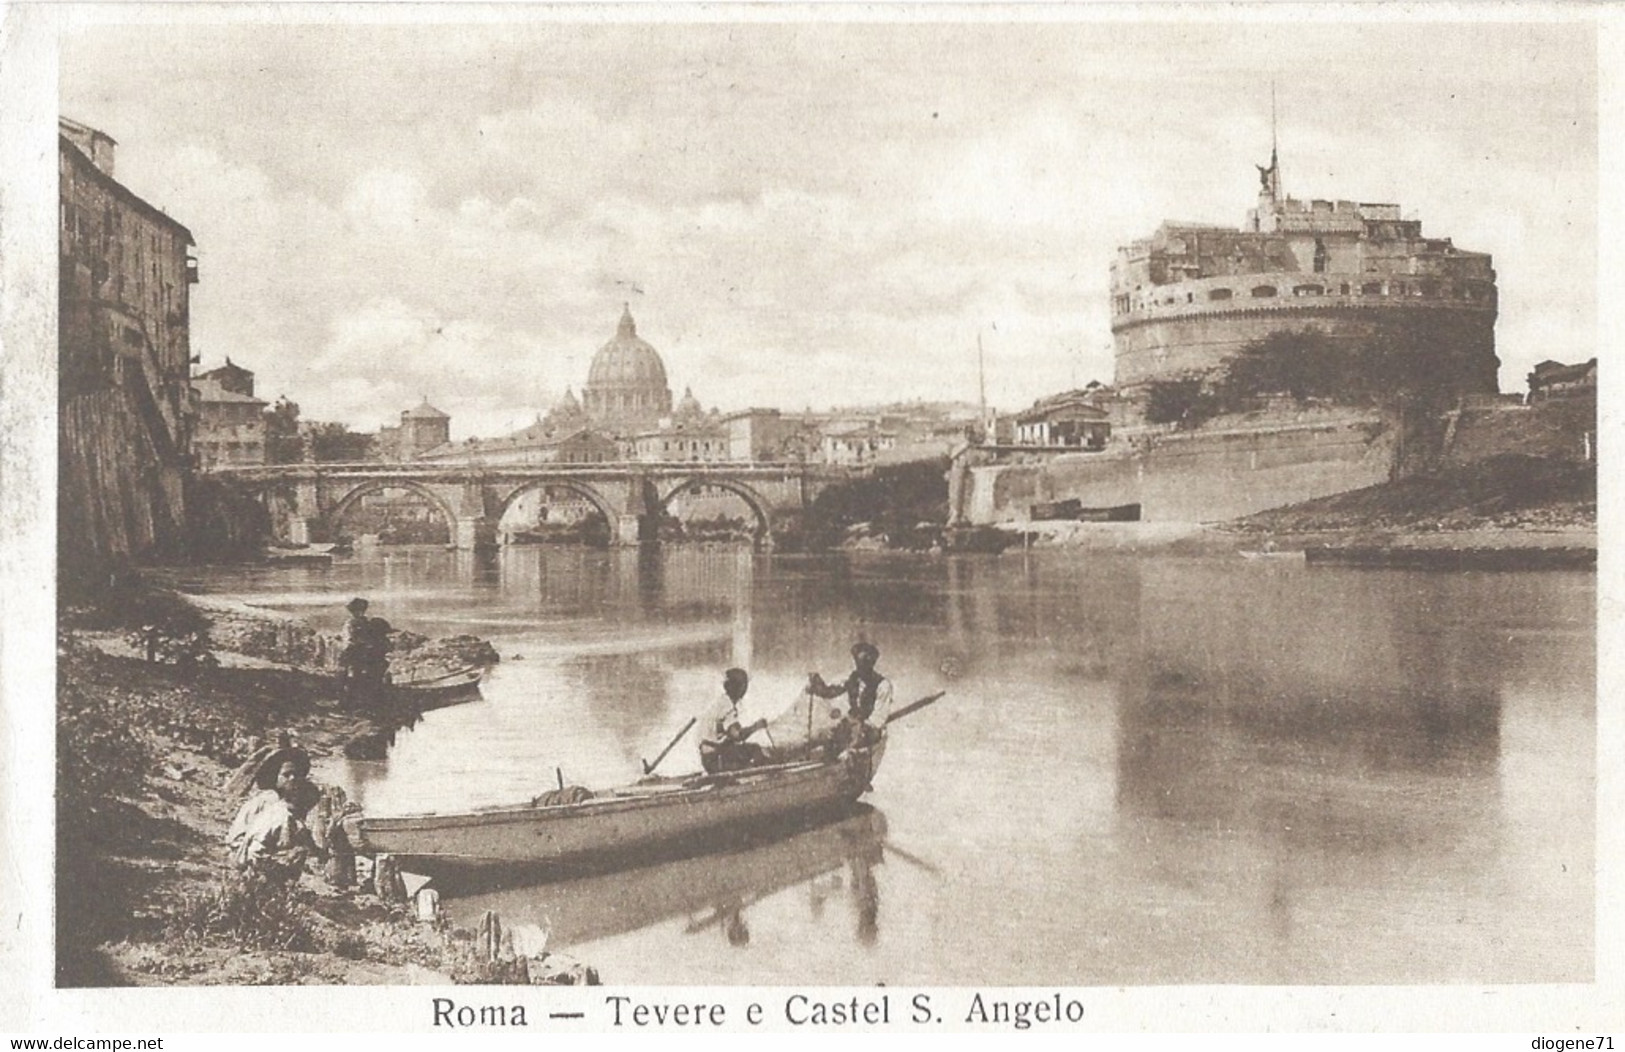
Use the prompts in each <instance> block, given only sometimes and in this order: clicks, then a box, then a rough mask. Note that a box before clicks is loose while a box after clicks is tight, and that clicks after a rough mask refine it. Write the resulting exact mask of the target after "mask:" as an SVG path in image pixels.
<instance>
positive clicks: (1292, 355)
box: [1221, 328, 1371, 409]
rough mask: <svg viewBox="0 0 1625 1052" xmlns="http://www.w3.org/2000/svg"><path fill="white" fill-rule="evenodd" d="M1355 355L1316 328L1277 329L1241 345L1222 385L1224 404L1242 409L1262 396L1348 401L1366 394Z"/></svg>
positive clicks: (1366, 378)
mask: <svg viewBox="0 0 1625 1052" xmlns="http://www.w3.org/2000/svg"><path fill="white" fill-rule="evenodd" d="M1357 359H1358V355H1357V354H1355V353H1353V352H1352V351H1351V349H1350V348H1349V347H1347V346H1346V345H1344V344H1341V343H1339V342H1337V341H1336V340H1333V339H1332V338H1331V337H1330V336H1328V335H1326V334H1325V333H1324V332H1321V331H1320V330H1319V329H1314V328H1308V329H1299V330H1297V331H1291V330H1285V329H1283V330H1280V331H1277V332H1272V333H1270V334H1269V335H1268V336H1265V337H1263V338H1262V339H1258V340H1254V341H1252V342H1251V343H1249V344H1247V346H1245V347H1243V348H1242V350H1241V353H1240V354H1238V355H1237V356H1236V357H1235V358H1233V359H1232V360H1231V361H1230V365H1229V368H1228V370H1227V372H1226V375H1225V379H1224V382H1223V384H1222V385H1221V386H1222V387H1223V400H1224V402H1225V403H1226V408H1229V409H1241V408H1245V407H1246V405H1247V404H1248V403H1250V402H1251V401H1253V400H1254V399H1257V398H1260V397H1262V396H1266V395H1276V394H1284V395H1290V396H1291V397H1292V398H1294V399H1296V400H1297V401H1299V402H1304V401H1307V400H1309V399H1311V398H1325V399H1334V400H1347V399H1358V398H1363V397H1365V396H1366V395H1368V394H1369V393H1370V387H1369V385H1370V380H1371V378H1370V377H1369V376H1368V375H1367V374H1366V373H1365V372H1364V371H1363V370H1361V369H1360V368H1359V367H1358V361H1357Z"/></svg>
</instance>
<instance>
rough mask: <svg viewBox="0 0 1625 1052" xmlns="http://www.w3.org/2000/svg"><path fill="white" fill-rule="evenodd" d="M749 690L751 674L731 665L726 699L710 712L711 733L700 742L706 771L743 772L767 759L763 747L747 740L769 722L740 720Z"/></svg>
mask: <svg viewBox="0 0 1625 1052" xmlns="http://www.w3.org/2000/svg"><path fill="white" fill-rule="evenodd" d="M749 689H750V676H749V675H748V674H747V673H746V672H745V670H744V669H742V668H731V669H729V670H728V671H727V672H724V673H723V674H722V695H723V696H722V700H721V701H719V702H717V704H716V706H715V707H713V708H712V710H711V712H710V713H709V715H707V717H706V722H705V733H706V735H707V736H706V737H705V738H703V739H701V741H700V766H701V767H703V768H705V773H706V774H720V773H722V772H723V771H740V770H744V769H745V768H747V767H756V766H759V765H761V764H763V763H766V762H767V755H766V753H765V752H764V750H763V749H762V747H761V746H760V745H757V744H756V743H755V742H753V741H747V740H746V739H748V738H749V737H750V736H751V735H752V734H755V733H756V732H757V731H759V730H762V729H764V728H766V727H767V721H766V720H757V721H756V722H755V723H752V724H751V725H750V726H749V727H746V726H744V725H743V724H742V723H741V720H740V715H739V703H740V702H741V701H743V700H744V698H745V692H746V691H747V690H749Z"/></svg>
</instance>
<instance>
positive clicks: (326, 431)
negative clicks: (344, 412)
mask: <svg viewBox="0 0 1625 1052" xmlns="http://www.w3.org/2000/svg"><path fill="white" fill-rule="evenodd" d="M305 437H306V439H307V440H308V441H309V442H310V448H311V453H312V456H313V457H314V458H315V459H316V460H317V461H319V462H321V463H324V464H333V463H346V462H353V461H358V460H371V459H373V455H374V452H375V451H376V448H377V436H375V435H364V434H358V433H356V432H354V431H351V430H350V427H349V425H348V424H335V423H315V424H311V425H310V426H309V429H308V430H307V432H306V435H305Z"/></svg>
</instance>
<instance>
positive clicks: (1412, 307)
mask: <svg viewBox="0 0 1625 1052" xmlns="http://www.w3.org/2000/svg"><path fill="white" fill-rule="evenodd" d="M1259 175H1260V182H1261V184H1262V185H1261V187H1260V190H1259V195H1258V203H1257V207H1256V208H1254V209H1253V210H1252V211H1250V212H1249V213H1248V216H1247V221H1246V223H1245V224H1244V225H1243V226H1242V227H1241V228H1240V229H1234V228H1229V227H1221V226H1206V225H1200V224H1195V223H1164V224H1163V225H1162V226H1161V227H1159V228H1158V229H1157V232H1156V233H1155V234H1153V235H1152V236H1150V237H1148V238H1145V239H1143V240H1139V241H1135V242H1133V243H1131V244H1129V245H1126V246H1124V247H1122V248H1120V249H1119V250H1118V253H1117V258H1116V261H1115V262H1114V263H1113V265H1112V269H1111V297H1112V299H1111V316H1112V335H1113V339H1114V342H1115V352H1116V374H1117V375H1116V384H1117V386H1118V388H1119V389H1120V390H1122V392H1123V393H1124V395H1125V396H1127V397H1129V398H1131V399H1134V398H1138V397H1140V396H1142V395H1143V393H1144V388H1145V385H1147V384H1149V383H1152V382H1154V381H1159V380H1172V379H1189V378H1201V379H1204V380H1211V379H1215V378H1217V377H1218V376H1220V375H1222V373H1223V370H1224V366H1225V363H1226V362H1227V361H1228V360H1229V359H1230V358H1232V357H1233V356H1235V354H1236V353H1237V352H1239V351H1240V350H1241V349H1242V348H1243V347H1245V346H1246V345H1247V344H1248V343H1250V342H1252V341H1254V340H1258V339H1261V338H1263V337H1265V336H1268V335H1270V334H1271V333H1273V332H1278V331H1282V330H1294V329H1303V328H1309V327H1313V328H1317V329H1319V330H1321V331H1322V332H1324V333H1326V334H1327V335H1330V336H1332V337H1334V338H1347V339H1350V340H1364V339H1368V338H1370V337H1371V336H1373V335H1375V334H1377V333H1378V332H1379V331H1381V330H1382V329H1384V328H1385V327H1393V326H1398V325H1403V324H1406V323H1411V322H1425V323H1427V324H1428V325H1429V326H1430V327H1431V328H1430V331H1433V332H1440V331H1442V332H1446V333H1449V334H1450V338H1449V339H1448V340H1443V341H1439V342H1441V343H1449V344H1451V345H1452V347H1453V350H1456V351H1460V352H1461V353H1453V354H1452V359H1451V360H1452V364H1451V365H1450V366H1449V367H1448V368H1450V369H1451V370H1452V371H1454V373H1455V375H1454V376H1453V377H1452V379H1453V386H1454V387H1455V388H1456V389H1458V390H1459V392H1460V393H1462V394H1493V393H1495V391H1496V390H1497V380H1496V371H1497V369H1498V367H1499V364H1500V363H1499V362H1498V361H1497V359H1496V356H1495V318H1496V310H1497V306H1496V303H1497V301H1496V286H1495V270H1494V268H1493V267H1492V266H1491V261H1490V257H1489V256H1488V255H1487V254H1485V253H1482V252H1468V251H1465V250H1463V249H1459V248H1457V247H1456V246H1455V245H1454V244H1453V243H1452V242H1451V241H1450V239H1449V238H1435V237H1425V236H1423V234H1422V224H1421V222H1420V221H1418V220H1415V219H1406V218H1404V217H1403V216H1402V214H1401V212H1400V208H1399V206H1398V205H1394V204H1364V203H1356V202H1353V201H1320V200H1314V201H1300V200H1297V199H1296V198H1292V197H1286V196H1284V195H1283V194H1282V191H1281V170H1280V163H1279V159H1278V157H1277V155H1276V154H1275V153H1273V152H1272V153H1271V156H1270V164H1269V166H1268V167H1267V168H1265V167H1260V168H1259Z"/></svg>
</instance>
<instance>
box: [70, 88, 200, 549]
mask: <svg viewBox="0 0 1625 1052" xmlns="http://www.w3.org/2000/svg"><path fill="white" fill-rule="evenodd" d="M58 132H59V134H58V149H57V172H58V178H59V209H60V236H59V251H58V262H59V282H58V332H57V336H58V339H57V353H58V387H57V390H58V410H59V412H58V438H59V454H58V458H59V460H58V476H57V502H58V520H59V521H60V522H62V523H63V524H64V526H65V527H71V528H66V529H64V531H63V533H62V537H61V562H62V571H63V574H64V576H65V577H73V576H75V575H76V574H82V575H83V576H84V577H85V578H86V579H90V578H92V577H95V576H97V575H98V574H99V572H100V570H101V569H103V568H104V567H106V566H107V565H109V564H112V563H116V562H119V561H123V560H127V559H134V560H140V559H142V558H144V557H147V556H149V555H152V554H154V553H158V552H166V551H177V550H179V549H180V548H181V547H182V546H183V545H184V537H185V523H186V505H185V484H186V477H187V475H188V474H189V472H190V470H191V467H192V453H193V450H192V432H193V428H194V426H195V421H196V406H195V402H194V395H193V392H192V376H191V372H192V369H191V358H192V351H191V335H190V334H191V309H190V297H191V286H192V285H193V283H195V282H196V281H197V277H198V271H197V260H196V259H195V258H194V256H193V254H192V249H193V240H192V234H191V232H190V231H188V230H187V229H186V227H185V226H183V225H181V223H179V222H178V221H176V220H174V219H172V218H170V217H169V216H168V215H166V214H165V213H164V212H163V211H162V210H161V209H159V208H158V207H157V206H155V205H153V204H150V203H149V202H147V201H145V200H143V199H142V198H141V197H138V196H137V195H136V194H135V193H134V192H133V191H131V190H130V189H129V188H128V187H126V186H124V185H123V184H122V183H120V182H119V181H118V180H117V179H115V178H114V175H113V173H114V150H115V146H116V143H114V141H113V139H112V138H111V137H110V136H108V135H105V134H103V133H102V132H100V131H97V130H96V129H94V128H89V127H87V126H85V125H83V124H80V123H78V122H77V121H72V120H67V119H65V118H64V119H63V120H61V121H59V123H58Z"/></svg>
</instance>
